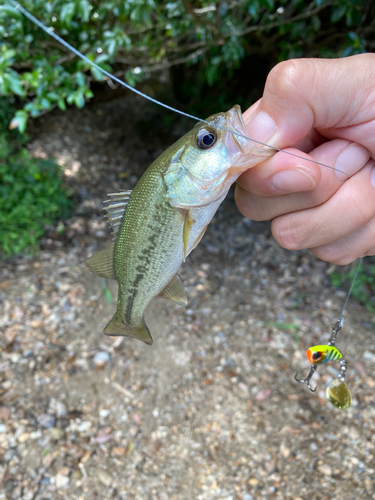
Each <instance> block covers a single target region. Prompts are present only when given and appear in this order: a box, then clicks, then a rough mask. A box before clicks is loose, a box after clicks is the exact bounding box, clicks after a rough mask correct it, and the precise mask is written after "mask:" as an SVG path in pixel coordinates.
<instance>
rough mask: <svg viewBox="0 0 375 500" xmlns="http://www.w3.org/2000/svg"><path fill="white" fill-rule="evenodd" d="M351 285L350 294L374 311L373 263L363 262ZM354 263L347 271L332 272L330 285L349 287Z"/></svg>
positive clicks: (354, 269)
mask: <svg viewBox="0 0 375 500" xmlns="http://www.w3.org/2000/svg"><path fill="white" fill-rule="evenodd" d="M363 266H365V267H364V268H363V267H362V269H360V271H359V272H358V275H357V278H356V280H355V282H354V285H353V290H352V296H353V297H354V298H355V299H357V300H358V302H360V303H361V304H363V305H364V306H365V307H366V308H367V309H368V310H369V311H370V312H372V313H375V265H367V264H363ZM356 267H357V266H356V265H355V266H353V267H352V269H351V270H350V271H349V272H347V273H344V274H342V273H332V274H331V275H330V278H331V283H332V286H334V287H337V288H343V287H345V288H347V289H349V287H350V285H351V283H352V281H353V278H354V275H355V271H356Z"/></svg>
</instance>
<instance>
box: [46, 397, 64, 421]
mask: <svg viewBox="0 0 375 500" xmlns="http://www.w3.org/2000/svg"><path fill="white" fill-rule="evenodd" d="M49 409H50V411H51V412H53V413H56V415H57V416H58V417H66V415H67V414H68V410H67V408H66V405H65V404H64V403H62V402H61V401H57V400H56V399H51V402H50V405H49Z"/></svg>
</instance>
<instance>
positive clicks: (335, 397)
mask: <svg viewBox="0 0 375 500" xmlns="http://www.w3.org/2000/svg"><path fill="white" fill-rule="evenodd" d="M340 329H341V321H338V322H337V323H336V324H335V326H334V327H333V331H332V335H331V338H330V339H329V341H328V345H316V346H313V347H309V349H307V351H306V356H307V359H308V360H309V362H310V363H311V365H312V366H311V369H310V373H309V375H308V376H307V377H306V378H305V379H303V380H300V379H298V378H297V375H296V376H295V379H296V380H297V382H301V383H307V387H308V388H309V389H310V391H312V392H315V391H316V387H315V389H313V388H312V387H311V385H310V380H311V378H312V376H313V375H314V373H315V371H316V369H317V368H318V366H319V365H322V364H324V363H327V362H328V361H338V362H339V363H340V374H339V376H338V378H335V379H334V380H333V381H332V382H331V383H330V384H329V386H328V387H327V390H326V397H327V399H328V401H330V403H332V404H333V406H335V407H336V408H339V409H340V410H346V409H347V408H349V406H350V405H351V402H352V397H351V394H350V391H349V388H348V386H347V385H346V382H345V375H346V368H347V363H346V361H345V359H344V358H343V357H342V354H341V352H340V351H339V350H338V349H337V348H336V347H334V345H333V344H334V342H335V339H336V335H337V332H338V331H339V330H340Z"/></svg>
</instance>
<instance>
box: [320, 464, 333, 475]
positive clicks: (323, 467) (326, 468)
mask: <svg viewBox="0 0 375 500" xmlns="http://www.w3.org/2000/svg"><path fill="white" fill-rule="evenodd" d="M318 470H319V472H320V473H321V474H323V475H324V476H332V467H331V466H330V465H328V464H320V465H318Z"/></svg>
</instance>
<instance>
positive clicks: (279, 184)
mask: <svg viewBox="0 0 375 500" xmlns="http://www.w3.org/2000/svg"><path fill="white" fill-rule="evenodd" d="M271 182H272V185H273V187H274V188H276V189H278V190H279V191H283V192H284V193H296V192H298V191H310V190H311V189H314V187H315V186H316V182H315V179H314V178H313V177H311V175H309V174H307V173H306V172H305V171H304V170H302V169H300V168H298V167H297V168H295V169H293V170H282V171H281V172H278V173H277V174H275V175H274V176H273V177H272V180H271Z"/></svg>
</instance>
